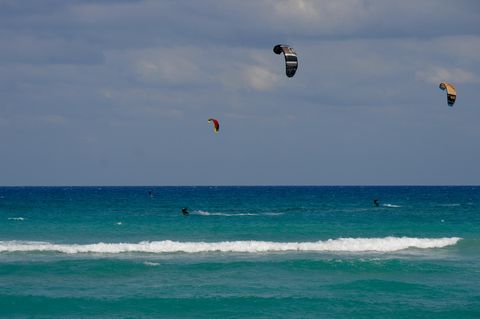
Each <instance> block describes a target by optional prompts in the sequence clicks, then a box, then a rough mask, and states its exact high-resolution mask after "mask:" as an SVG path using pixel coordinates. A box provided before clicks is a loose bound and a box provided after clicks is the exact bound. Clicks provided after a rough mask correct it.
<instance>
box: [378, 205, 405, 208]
mask: <svg viewBox="0 0 480 319" xmlns="http://www.w3.org/2000/svg"><path fill="white" fill-rule="evenodd" d="M383 207H388V208H399V207H402V206H400V205H394V204H383Z"/></svg>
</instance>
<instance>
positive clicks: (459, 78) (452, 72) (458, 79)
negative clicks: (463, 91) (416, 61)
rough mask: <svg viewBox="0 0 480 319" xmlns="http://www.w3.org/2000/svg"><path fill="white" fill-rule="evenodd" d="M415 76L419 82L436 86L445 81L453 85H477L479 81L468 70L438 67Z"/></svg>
mask: <svg viewBox="0 0 480 319" xmlns="http://www.w3.org/2000/svg"><path fill="white" fill-rule="evenodd" d="M415 76H416V78H417V79H418V80H421V81H424V82H427V83H434V84H438V83H440V82H444V81H447V82H452V83H475V82H476V81H477V78H476V76H475V74H473V73H472V72H469V71H467V70H463V69H460V68H449V69H447V68H444V67H438V66H436V67H431V68H429V69H426V70H423V71H418V72H416V74H415Z"/></svg>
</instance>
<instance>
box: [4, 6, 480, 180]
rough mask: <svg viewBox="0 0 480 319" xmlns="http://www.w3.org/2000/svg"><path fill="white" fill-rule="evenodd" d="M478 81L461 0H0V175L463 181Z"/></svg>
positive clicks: (475, 122)
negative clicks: (289, 61)
mask: <svg viewBox="0 0 480 319" xmlns="http://www.w3.org/2000/svg"><path fill="white" fill-rule="evenodd" d="M278 43H287V44H290V45H291V46H293V47H294V48H295V49H296V51H297V53H298V55H299V61H300V62H299V69H298V71H297V74H296V75H295V77H294V78H287V77H286V76H285V69H284V64H283V58H282V57H281V56H278V55H275V54H274V53H273V51H272V47H273V46H274V45H275V44H278ZM441 81H449V82H452V83H454V84H455V85H456V86H457V91H458V98H457V102H456V104H455V107H453V108H450V107H448V106H447V103H446V95H445V93H444V92H442V91H441V90H440V89H439V88H438V84H439V82H441ZM479 87H480V2H478V1H474V0H472V1H462V0H459V1H448V0H445V1H442V0H438V1H437V0H424V1H418V0H412V1H409V0H404V1H384V0H378V1H373V0H372V1H369V0H345V1H343V0H338V1H320V0H318V1H307V0H285V1H282V0H264V1H257V0H252V1H224V0H218V1H213V0H212V1H209V0H206V1H121V0H105V1H100V0H99V1H66V0H64V1H60V0H44V1H37V0H31V1H28V0H24V1H23V0H22V1H18V0H0V96H1V99H0V168H1V173H0V185H405V184H407V185H439V184H440V185H445V184H476V185H478V184H480V125H479V122H480V103H479V102H478V101H480V90H479ZM209 117H215V118H218V119H219V120H220V122H221V131H220V133H219V134H214V133H213V130H212V128H211V126H210V125H209V124H208V123H207V119H208V118H209Z"/></svg>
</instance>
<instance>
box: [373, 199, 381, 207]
mask: <svg viewBox="0 0 480 319" xmlns="http://www.w3.org/2000/svg"><path fill="white" fill-rule="evenodd" d="M373 205H375V207H378V206H380V202H379V201H378V199H374V200H373Z"/></svg>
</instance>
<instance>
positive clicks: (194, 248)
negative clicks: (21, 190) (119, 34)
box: [0, 237, 461, 254]
mask: <svg viewBox="0 0 480 319" xmlns="http://www.w3.org/2000/svg"><path fill="white" fill-rule="evenodd" d="M459 240H461V238H459V237H444V238H412V237H384V238H338V239H328V240H325V241H317V242H285V243H282V242H269V241H254V240H251V241H222V242H212V243H207V242H178V241H171V240H164V241H142V242H139V243H97V244H85V245H80V244H52V243H49V242H26V241H0V252H29V251H44V252H60V253H65V254H78V253H108V254H119V253H127V252H140V253H176V252H184V253H201V252H241V253H265V252H283V251H311V252H368V251H372V252H373V251H375V252H393V251H398V250H403V249H407V248H421V249H426V248H441V247H446V246H451V245H455V244H456V243H457V242H458V241H459Z"/></svg>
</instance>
